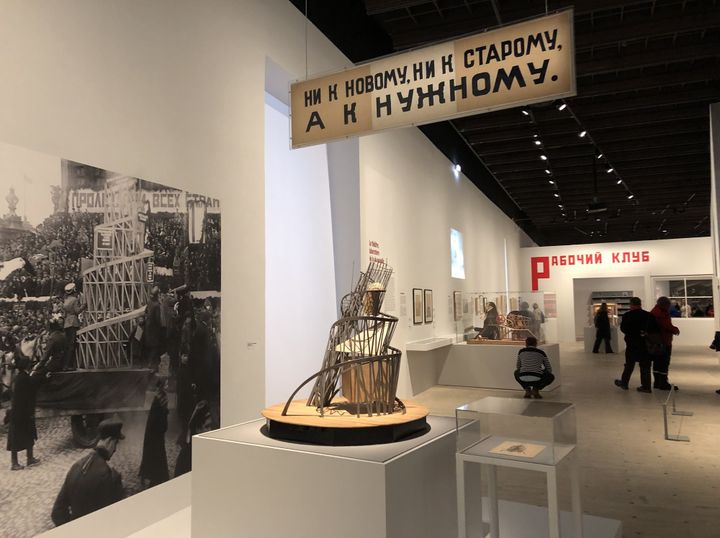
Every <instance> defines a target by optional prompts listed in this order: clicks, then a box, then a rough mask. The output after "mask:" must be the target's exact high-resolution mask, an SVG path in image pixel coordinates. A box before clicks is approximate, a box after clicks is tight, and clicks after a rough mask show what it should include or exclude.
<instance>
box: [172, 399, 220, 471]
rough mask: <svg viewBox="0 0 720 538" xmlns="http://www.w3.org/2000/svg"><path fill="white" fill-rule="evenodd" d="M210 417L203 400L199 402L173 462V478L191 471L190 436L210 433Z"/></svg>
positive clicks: (206, 404)
mask: <svg viewBox="0 0 720 538" xmlns="http://www.w3.org/2000/svg"><path fill="white" fill-rule="evenodd" d="M211 424H212V415H211V414H210V406H209V405H208V403H207V402H206V401H205V400H201V401H199V402H198V403H197V405H196V406H195V409H194V410H193V413H192V416H191V417H190V421H189V423H188V427H187V430H186V431H187V433H186V436H185V439H184V440H183V444H182V446H181V447H180V452H179V453H178V457H177V460H176V461H175V477H176V478H177V477H178V476H180V475H183V474H185V473H189V472H190V471H191V470H192V436H193V435H198V434H200V433H203V432H206V431H210V429H211V427H212V426H211Z"/></svg>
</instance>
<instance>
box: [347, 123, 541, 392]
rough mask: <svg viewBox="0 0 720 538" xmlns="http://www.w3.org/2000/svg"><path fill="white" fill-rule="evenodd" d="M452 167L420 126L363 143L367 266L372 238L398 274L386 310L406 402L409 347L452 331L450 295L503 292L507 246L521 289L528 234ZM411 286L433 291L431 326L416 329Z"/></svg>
mask: <svg viewBox="0 0 720 538" xmlns="http://www.w3.org/2000/svg"><path fill="white" fill-rule="evenodd" d="M451 164H452V163H450V162H449V161H448V160H447V158H446V157H445V156H444V155H443V154H442V153H440V151H439V150H437V149H436V148H435V147H434V146H433V145H432V143H431V142H430V141H429V140H428V139H427V138H426V137H425V136H424V135H423V134H422V133H421V132H420V131H419V130H417V129H400V130H394V131H388V132H385V133H379V134H375V135H372V136H366V137H364V138H361V139H360V186H361V191H360V199H361V222H362V232H361V238H362V241H361V245H362V254H363V258H362V259H363V266H365V265H366V264H367V262H368V260H369V256H370V254H369V243H370V242H371V241H373V242H376V243H378V245H379V247H378V248H377V250H379V252H380V254H379V255H377V254H376V255H375V256H376V257H380V258H384V259H385V260H387V262H388V263H389V264H390V265H391V266H392V267H393V269H394V270H395V277H394V282H392V284H391V289H390V291H389V293H388V296H386V299H385V307H384V310H385V311H386V312H388V313H389V314H392V315H395V316H398V317H399V318H400V322H399V323H398V328H397V331H396V333H395V337H394V339H393V345H394V346H396V347H398V348H399V349H401V350H402V351H403V353H404V357H403V362H402V367H401V375H400V384H399V389H398V392H399V395H400V396H401V397H408V396H412V395H413V394H414V393H415V392H416V390H414V389H413V386H412V382H411V375H410V374H411V372H410V371H409V368H408V360H407V354H406V353H405V345H406V343H407V342H411V341H416V340H422V339H425V338H430V337H433V336H446V335H450V334H454V333H455V322H454V321H453V315H452V303H451V300H450V298H451V297H452V292H453V291H466V292H471V291H497V290H505V259H504V251H505V244H506V243H507V252H508V283H509V286H510V290H517V289H518V288H519V285H520V270H521V266H520V244H521V241H528V239H527V237H526V236H525V234H524V233H523V232H522V231H521V230H520V229H519V228H518V227H517V226H516V225H515V224H514V223H513V222H512V221H511V220H510V219H509V218H508V217H507V216H505V214H503V213H502V212H501V211H500V210H499V209H498V208H497V207H496V206H495V205H494V204H493V203H492V202H490V201H489V200H488V199H487V198H486V197H485V196H484V195H483V194H482V193H481V192H480V191H479V190H478V189H477V187H475V186H474V185H473V184H472V183H471V182H470V181H469V180H468V179H467V178H465V176H463V175H462V174H459V175H458V174H455V173H454V172H453V171H452V169H451ZM451 227H452V228H455V229H457V230H459V231H460V232H462V234H463V244H464V255H465V274H466V278H465V279H464V280H461V279H456V278H452V277H451V276H450V228H451ZM412 288H428V289H432V290H433V299H434V305H435V313H434V322H433V323H432V324H424V323H423V324H421V325H413V323H412ZM403 294H404V298H405V307H404V308H403V305H402V301H403ZM393 305H394V306H393Z"/></svg>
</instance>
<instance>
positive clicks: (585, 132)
mask: <svg viewBox="0 0 720 538" xmlns="http://www.w3.org/2000/svg"><path fill="white" fill-rule="evenodd" d="M586 134H587V131H584V130H583V131H580V132H579V133H578V136H579V137H580V138H585V135H586Z"/></svg>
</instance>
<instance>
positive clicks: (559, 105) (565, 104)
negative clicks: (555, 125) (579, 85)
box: [555, 101, 567, 112]
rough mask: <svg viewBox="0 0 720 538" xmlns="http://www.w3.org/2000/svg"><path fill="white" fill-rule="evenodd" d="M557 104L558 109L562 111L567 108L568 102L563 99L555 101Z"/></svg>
mask: <svg viewBox="0 0 720 538" xmlns="http://www.w3.org/2000/svg"><path fill="white" fill-rule="evenodd" d="M555 106H556V107H557V109H558V110H559V111H560V112H562V111H563V110H565V109H566V108H567V103H564V102H562V101H557V102H556V103H555Z"/></svg>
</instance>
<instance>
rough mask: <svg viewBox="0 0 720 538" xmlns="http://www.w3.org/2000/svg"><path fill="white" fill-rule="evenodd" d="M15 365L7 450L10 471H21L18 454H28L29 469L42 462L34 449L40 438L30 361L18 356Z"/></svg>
mask: <svg viewBox="0 0 720 538" xmlns="http://www.w3.org/2000/svg"><path fill="white" fill-rule="evenodd" d="M14 364H15V368H16V369H17V375H16V376H15V380H14V381H13V385H12V400H11V408H10V417H9V423H8V438H7V450H8V451H9V452H10V459H11V464H10V470H12V471H19V470H21V469H23V466H22V465H20V463H19V462H18V452H21V451H23V450H24V451H25V452H26V454H27V465H28V467H30V466H32V465H37V464H38V463H40V460H39V459H37V458H36V457H34V456H33V447H34V446H35V441H36V440H37V438H38V437H37V429H36V427H35V383H34V381H33V380H32V379H31V378H30V375H29V374H28V373H27V370H28V368H29V367H30V359H28V358H27V357H22V356H20V355H16V356H15V359H14Z"/></svg>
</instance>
